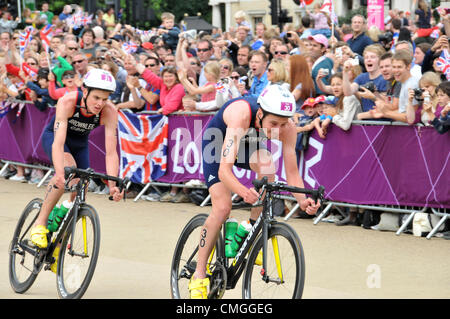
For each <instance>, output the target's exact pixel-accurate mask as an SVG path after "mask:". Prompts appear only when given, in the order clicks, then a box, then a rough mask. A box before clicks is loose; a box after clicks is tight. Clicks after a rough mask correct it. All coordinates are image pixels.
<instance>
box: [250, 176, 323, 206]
mask: <svg viewBox="0 0 450 319" xmlns="http://www.w3.org/2000/svg"><path fill="white" fill-rule="evenodd" d="M252 183H253V186H255V189H256V191H257V192H258V193H259V191H260V189H261V188H263V187H265V188H266V189H267V190H268V191H271V192H272V191H275V192H282V191H286V192H290V193H302V194H306V195H311V196H312V198H313V199H314V201H315V202H317V200H318V199H320V202H321V203H322V202H323V195H324V191H325V188H324V187H323V186H319V188H318V189H308V188H300V187H295V186H289V185H287V184H284V183H281V182H273V183H269V182H268V180H267V176H264V177H263V178H262V179H255V180H253V181H252Z"/></svg>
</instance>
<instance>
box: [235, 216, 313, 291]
mask: <svg viewBox="0 0 450 319" xmlns="http://www.w3.org/2000/svg"><path fill="white" fill-rule="evenodd" d="M262 247H263V237H262V236H261V235H260V236H259V238H258V239H257V240H256V244H255V245H254V247H253V248H252V250H251V252H250V253H249V257H248V261H247V267H246V269H245V274H244V281H243V285H242V297H243V298H246V299H260V298H262V299H290V298H292V299H300V298H301V297H302V294H303V286H304V282H305V257H304V254H303V248H302V244H301V242H300V239H299V237H298V235H297V233H296V232H295V230H293V229H292V228H291V227H290V226H289V225H286V224H283V223H276V224H273V225H272V226H271V227H270V229H269V235H268V241H267V257H266V258H267V269H265V270H264V275H265V276H263V274H262V272H261V271H262V266H258V265H256V264H255V261H256V258H257V257H258V254H259V253H260V251H261V250H262Z"/></svg>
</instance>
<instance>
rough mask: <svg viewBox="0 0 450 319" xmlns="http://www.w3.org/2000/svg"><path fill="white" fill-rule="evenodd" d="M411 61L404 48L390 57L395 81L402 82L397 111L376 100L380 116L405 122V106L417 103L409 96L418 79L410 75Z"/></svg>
mask: <svg viewBox="0 0 450 319" xmlns="http://www.w3.org/2000/svg"><path fill="white" fill-rule="evenodd" d="M411 63H412V56H411V55H410V54H409V52H408V51H406V50H400V51H398V52H396V53H395V54H394V56H393V57H392V69H393V72H394V78H395V80H396V81H398V82H400V83H401V84H402V88H401V90H400V95H399V101H398V111H395V110H390V109H389V108H388V107H386V104H385V103H381V102H379V101H377V103H376V105H377V111H380V112H381V113H382V117H384V118H389V119H392V120H395V121H400V122H407V117H406V107H407V105H408V104H412V105H413V106H414V107H416V106H417V105H418V104H419V103H418V101H417V100H416V98H415V96H414V95H413V96H411V93H410V92H411V91H412V90H414V89H417V88H418V86H419V81H418V79H417V78H415V77H413V76H412V75H411V71H410V67H411Z"/></svg>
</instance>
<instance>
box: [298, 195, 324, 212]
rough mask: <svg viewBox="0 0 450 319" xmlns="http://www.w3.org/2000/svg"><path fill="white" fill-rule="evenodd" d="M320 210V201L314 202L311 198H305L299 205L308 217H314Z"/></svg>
mask: <svg viewBox="0 0 450 319" xmlns="http://www.w3.org/2000/svg"><path fill="white" fill-rule="evenodd" d="M319 208H320V200H318V201H317V202H314V199H312V198H305V199H304V200H302V201H301V203H300V209H301V210H302V211H304V212H306V213H307V214H308V215H315V214H316V212H317V210H318V209H319Z"/></svg>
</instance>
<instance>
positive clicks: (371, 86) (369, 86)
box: [359, 81, 377, 93]
mask: <svg viewBox="0 0 450 319" xmlns="http://www.w3.org/2000/svg"><path fill="white" fill-rule="evenodd" d="M361 88H365V89H368V90H369V91H370V92H372V93H374V92H375V91H376V90H377V87H376V86H375V83H374V82H373V81H369V82H367V83H365V84H362V85H360V86H359V90H360V91H363V90H361Z"/></svg>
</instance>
